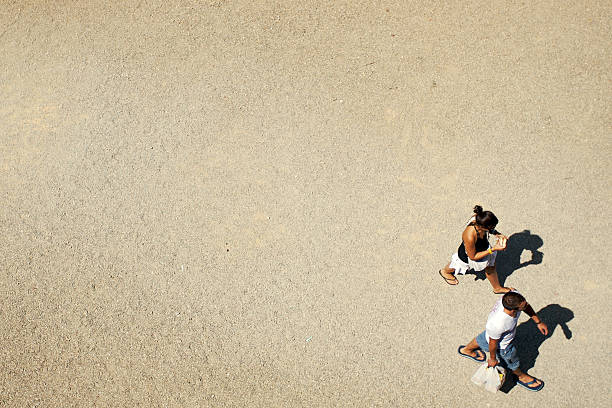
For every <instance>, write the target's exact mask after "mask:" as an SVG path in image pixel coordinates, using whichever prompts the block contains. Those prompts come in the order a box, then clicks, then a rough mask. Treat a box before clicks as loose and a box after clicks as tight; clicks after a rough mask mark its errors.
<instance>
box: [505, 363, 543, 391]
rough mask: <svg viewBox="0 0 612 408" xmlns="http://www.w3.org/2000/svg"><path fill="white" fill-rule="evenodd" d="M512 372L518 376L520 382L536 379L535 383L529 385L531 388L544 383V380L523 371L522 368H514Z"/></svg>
mask: <svg viewBox="0 0 612 408" xmlns="http://www.w3.org/2000/svg"><path fill="white" fill-rule="evenodd" d="M512 373H513V374H514V375H516V376H517V377H518V379H519V381H520V382H522V383H525V384H527V383H529V382H531V381H533V380H535V382H534V383H533V384H529V385H528V387H529V388H538V387H539V386H540V385H541V384H542V381H540V380H538V379H537V378H535V377H532V376H530V375H528V374H526V373H524V372H522V371H521V369H520V368H517V369H516V370H512Z"/></svg>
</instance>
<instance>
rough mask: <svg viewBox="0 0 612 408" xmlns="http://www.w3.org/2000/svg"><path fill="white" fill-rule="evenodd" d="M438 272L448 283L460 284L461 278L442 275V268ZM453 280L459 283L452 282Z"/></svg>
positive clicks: (452, 284)
mask: <svg viewBox="0 0 612 408" xmlns="http://www.w3.org/2000/svg"><path fill="white" fill-rule="evenodd" d="M438 273H439V274H440V276H441V277H442V279H444V280H445V281H446V283H448V284H449V285H451V286H457V285H458V284H459V280H457V278H455V277H453V279H450V278H445V277H444V275H442V269H440V270H439V271H438ZM451 282H457V283H451Z"/></svg>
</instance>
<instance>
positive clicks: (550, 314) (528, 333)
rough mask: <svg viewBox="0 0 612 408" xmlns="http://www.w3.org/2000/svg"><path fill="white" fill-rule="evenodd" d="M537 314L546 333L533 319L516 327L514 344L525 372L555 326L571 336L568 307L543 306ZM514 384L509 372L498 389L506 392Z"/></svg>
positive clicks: (530, 366) (571, 316) (533, 361)
mask: <svg viewBox="0 0 612 408" xmlns="http://www.w3.org/2000/svg"><path fill="white" fill-rule="evenodd" d="M537 314H538V317H539V318H540V319H541V320H542V321H543V322H544V323H546V325H547V326H548V335H547V336H544V335H543V334H542V333H540V331H539V330H538V327H537V326H536V325H535V323H534V322H533V320H531V319H529V320H528V321H526V322H523V323H521V324H520V325H519V326H518V327H517V328H516V336H515V338H514V344H515V345H516V349H517V351H518V356H519V360H520V361H521V370H522V371H523V372H525V373H527V374H530V373H529V370H530V369H531V368H533V366H534V365H535V361H536V359H537V358H538V355H539V354H540V352H539V348H540V346H541V345H542V343H544V341H545V340H546V339H548V338H550V337H551V336H552V335H553V333H554V332H555V328H556V327H557V326H560V327H561V330H563V335H564V336H565V338H566V339H568V340H569V339H571V338H572V332H571V330H570V329H569V327H567V322H569V321H570V320H572V319H573V318H574V312H572V311H571V310H570V309H568V308H565V307H562V306H559V305H557V304H553V305H548V306H546V307H544V308H543V309H542V310H540V311H539V312H538V313H537ZM530 375H531V374H530ZM532 377H533V376H532ZM515 385H516V377H515V376H514V375H511V374H510V373H509V374H508V377H507V379H506V381H505V382H504V385H503V386H502V387H501V388H500V391H502V392H505V393H508V392H509V391H510V390H511V389H512V388H514V386H515Z"/></svg>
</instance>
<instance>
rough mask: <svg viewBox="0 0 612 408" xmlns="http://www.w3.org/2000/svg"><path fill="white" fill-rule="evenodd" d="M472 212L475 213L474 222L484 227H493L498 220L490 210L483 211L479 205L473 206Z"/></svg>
mask: <svg viewBox="0 0 612 408" xmlns="http://www.w3.org/2000/svg"><path fill="white" fill-rule="evenodd" d="M474 214H476V224H477V225H480V226H481V227H485V228H486V229H490V228H494V227H495V226H496V225H497V223H498V222H499V221H498V220H497V217H496V216H495V214H493V213H492V212H491V211H483V210H482V207H481V206H479V205H477V206H475V207H474Z"/></svg>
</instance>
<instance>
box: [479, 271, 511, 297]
mask: <svg viewBox="0 0 612 408" xmlns="http://www.w3.org/2000/svg"><path fill="white" fill-rule="evenodd" d="M485 275H486V276H487V279H488V280H489V283H491V286H493V292H495V293H497V294H501V293H506V292H510V291H511V290H512V289H514V288H507V287H505V286H502V285H500V284H499V278H498V276H497V269H495V265H493V266H487V267H486V268H485Z"/></svg>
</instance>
